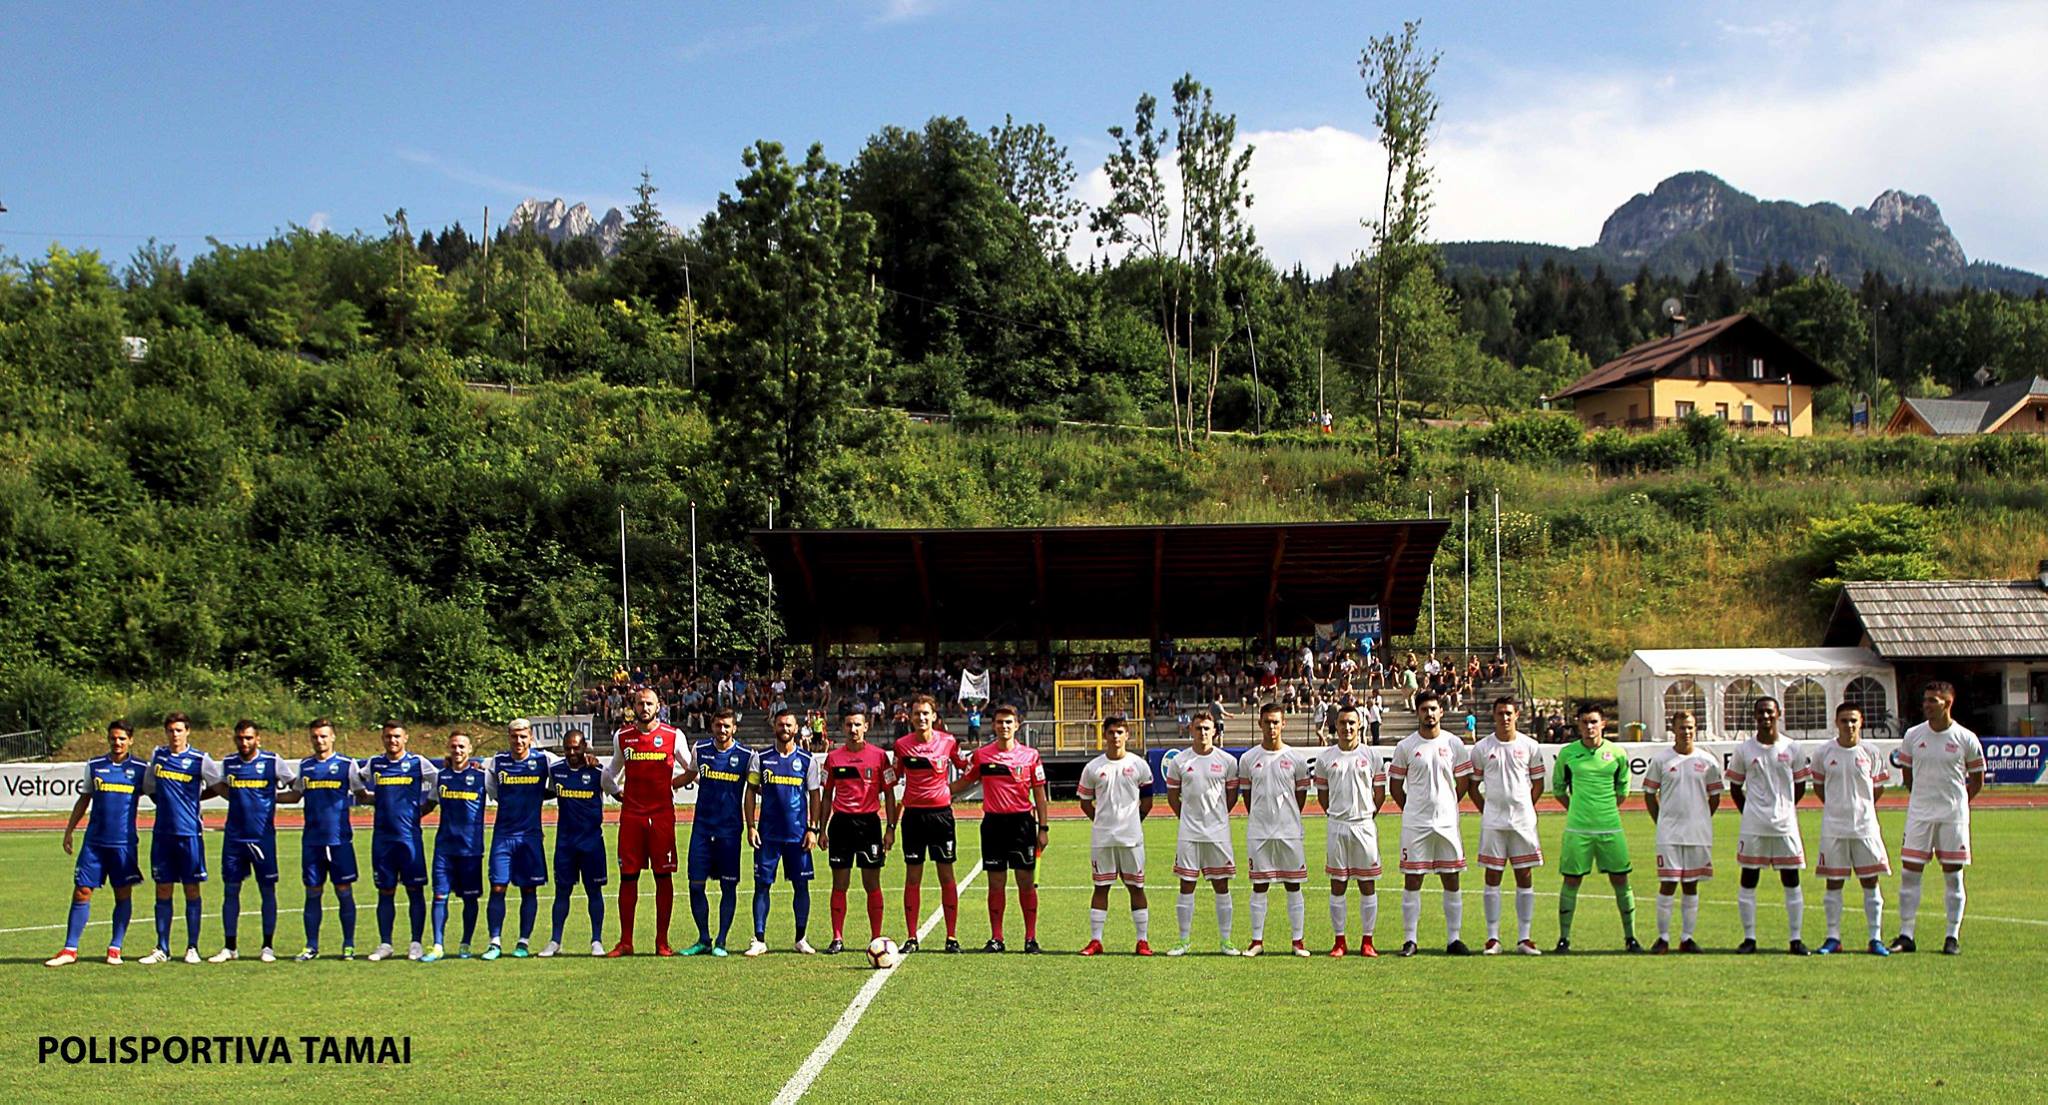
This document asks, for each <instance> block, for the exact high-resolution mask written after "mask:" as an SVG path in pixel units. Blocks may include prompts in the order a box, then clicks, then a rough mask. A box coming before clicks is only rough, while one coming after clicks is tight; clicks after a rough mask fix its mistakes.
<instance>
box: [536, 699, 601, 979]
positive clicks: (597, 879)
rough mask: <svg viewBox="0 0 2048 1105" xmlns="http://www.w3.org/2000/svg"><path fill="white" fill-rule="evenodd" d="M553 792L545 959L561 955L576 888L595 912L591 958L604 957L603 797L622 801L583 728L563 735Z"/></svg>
mask: <svg viewBox="0 0 2048 1105" xmlns="http://www.w3.org/2000/svg"><path fill="white" fill-rule="evenodd" d="M547 789H548V793H549V794H551V795H553V796H554V798H555V910H554V933H553V935H551V936H549V937H548V942H547V946H545V947H543V948H541V950H540V955H541V958H543V959H547V958H551V957H552V956H553V955H554V954H555V953H556V952H559V951H561V950H562V927H563V926H564V925H565V924H567V923H568V920H569V896H570V895H571V894H573V893H575V890H576V884H577V883H579V882H580V883H582V884H583V894H584V897H585V899H586V901H587V904H588V906H589V910H590V954H591V955H597V956H601V955H603V954H604V883H605V877H606V875H605V869H606V860H605V854H604V796H605V795H607V794H609V795H611V796H612V797H614V798H617V797H619V795H620V791H619V784H618V781H617V780H615V779H613V778H612V777H611V775H610V774H608V773H606V771H605V770H604V768H603V767H601V766H600V765H599V764H598V762H597V759H596V758H595V757H593V756H592V755H591V754H590V740H589V738H588V737H586V736H585V735H584V733H583V730H581V729H571V730H569V731H568V732H567V733H564V734H562V758H561V759H560V760H558V761H556V763H555V765H554V766H553V767H551V768H549V769H548V782H547Z"/></svg>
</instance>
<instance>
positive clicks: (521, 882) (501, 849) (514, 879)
mask: <svg viewBox="0 0 2048 1105" xmlns="http://www.w3.org/2000/svg"><path fill="white" fill-rule="evenodd" d="M505 738H506V744H507V745H508V746H509V747H508V748H507V749H506V751H503V752H500V753H498V754H497V755H495V756H493V757H491V762H490V764H489V765H488V766H487V768H486V771H487V772H488V777H487V778H486V780H485V788H486V789H487V790H488V792H489V793H490V796H491V800H492V801H494V802H496V803H497V804H498V819H497V820H496V821H495V822H492V824H491V870H490V877H491V904H490V907H489V909H487V910H486V911H485V923H486V924H487V925H488V926H489V927H490V933H491V946H490V947H488V948H485V949H484V958H485V959H496V958H498V956H499V955H501V954H502V953H503V950H504V949H503V943H502V941H503V939H504V932H505V891H506V888H508V887H511V886H517V887H518V888H519V944H518V945H517V946H516V947H514V948H513V949H512V958H514V959H525V958H526V957H527V955H528V952H527V942H528V941H530V940H532V939H533V923H534V922H535V921H537V920H539V919H540V888H541V887H543V886H546V885H547V884H548V861H547V853H546V851H544V850H543V848H544V845H545V841H543V840H542V834H541V827H540V808H541V807H542V806H543V805H546V804H547V797H548V796H547V783H548V772H550V771H551V770H553V769H554V766H555V758H554V757H553V756H550V755H549V754H547V753H546V752H543V751H541V750H539V749H537V748H535V747H534V746H533V725H532V723H531V722H528V721H527V720H526V719H525V718H514V719H512V722H511V723H510V724H508V725H506V726H505Z"/></svg>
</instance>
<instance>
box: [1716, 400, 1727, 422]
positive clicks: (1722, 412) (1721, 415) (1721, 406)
mask: <svg viewBox="0 0 2048 1105" xmlns="http://www.w3.org/2000/svg"><path fill="white" fill-rule="evenodd" d="M1714 417H1715V418H1718V419H1720V420H1721V421H1723V422H1726V421H1728V404H1726V403H1716V404H1714Z"/></svg>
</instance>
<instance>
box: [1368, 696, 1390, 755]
mask: <svg viewBox="0 0 2048 1105" xmlns="http://www.w3.org/2000/svg"><path fill="white" fill-rule="evenodd" d="M1386 712H1387V710H1386V704H1385V703H1383V702H1381V701H1380V692H1378V691H1376V690H1375V691H1373V692H1372V694H1371V695H1370V696H1368V697H1367V698H1366V700H1365V724H1366V726H1367V727H1368V728H1370V729H1371V730H1372V743H1374V744H1378V743H1379V742H1380V722H1381V721H1383V720H1384V719H1385V718H1386Z"/></svg>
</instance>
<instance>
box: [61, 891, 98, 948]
mask: <svg viewBox="0 0 2048 1105" xmlns="http://www.w3.org/2000/svg"><path fill="white" fill-rule="evenodd" d="M90 916H92V903H91V902H80V901H73V902H72V903H71V916H70V917H69V918H67V919H66V922H65V925H64V946H65V947H66V948H68V949H70V950H71V951H77V950H78V938H79V937H80V936H82V935H84V934H85V919H86V918H87V917H90Z"/></svg>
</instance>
